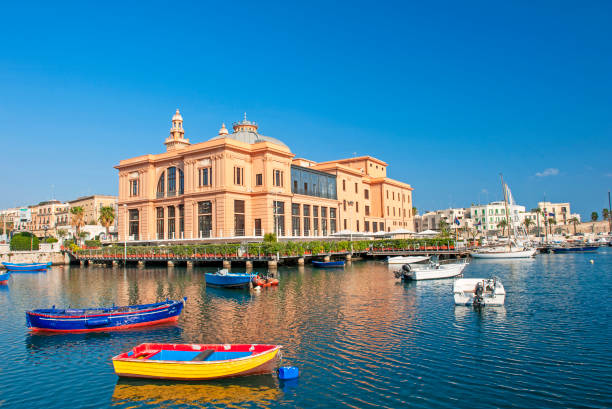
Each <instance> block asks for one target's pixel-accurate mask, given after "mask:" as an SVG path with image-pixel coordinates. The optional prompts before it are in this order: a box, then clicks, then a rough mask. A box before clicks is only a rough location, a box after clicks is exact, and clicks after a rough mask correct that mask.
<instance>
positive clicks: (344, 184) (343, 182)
mask: <svg viewBox="0 0 612 409" xmlns="http://www.w3.org/2000/svg"><path fill="white" fill-rule="evenodd" d="M342 191H343V192H346V180H345V179H342Z"/></svg>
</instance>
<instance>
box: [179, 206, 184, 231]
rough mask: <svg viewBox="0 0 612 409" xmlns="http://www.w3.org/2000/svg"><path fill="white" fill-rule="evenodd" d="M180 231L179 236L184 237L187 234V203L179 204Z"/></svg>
mask: <svg viewBox="0 0 612 409" xmlns="http://www.w3.org/2000/svg"><path fill="white" fill-rule="evenodd" d="M178 209H179V231H178V233H179V234H178V236H179V237H180V238H181V239H182V238H184V236H185V205H182V204H181V205H179V206H178Z"/></svg>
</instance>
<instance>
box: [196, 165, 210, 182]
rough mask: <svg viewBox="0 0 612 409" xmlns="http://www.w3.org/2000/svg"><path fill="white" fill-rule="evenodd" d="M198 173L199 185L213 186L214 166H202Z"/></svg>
mask: <svg viewBox="0 0 612 409" xmlns="http://www.w3.org/2000/svg"><path fill="white" fill-rule="evenodd" d="M198 175H199V176H198V182H199V184H198V185H199V186H212V168H201V169H199V170H198Z"/></svg>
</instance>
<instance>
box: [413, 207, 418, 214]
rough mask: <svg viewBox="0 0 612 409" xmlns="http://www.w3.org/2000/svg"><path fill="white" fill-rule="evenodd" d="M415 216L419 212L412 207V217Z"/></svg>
mask: <svg viewBox="0 0 612 409" xmlns="http://www.w3.org/2000/svg"><path fill="white" fill-rule="evenodd" d="M417 214H419V211H418V210H417V208H416V207H414V206H412V215H413V216H416V215H417Z"/></svg>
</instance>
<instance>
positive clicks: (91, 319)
mask: <svg viewBox="0 0 612 409" xmlns="http://www.w3.org/2000/svg"><path fill="white" fill-rule="evenodd" d="M185 301H186V298H184V299H182V300H180V301H175V300H166V301H164V302H159V303H155V304H143V305H129V306H122V307H110V308H83V309H75V308H67V309H56V308H55V306H53V308H49V309H38V310H32V311H26V323H27V326H28V328H30V330H31V331H50V332H90V331H110V330H119V329H127V328H134V327H143V326H147V325H156V324H161V323H166V322H172V321H176V320H178V317H179V315H180V314H181V311H182V310H183V306H184V303H185Z"/></svg>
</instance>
